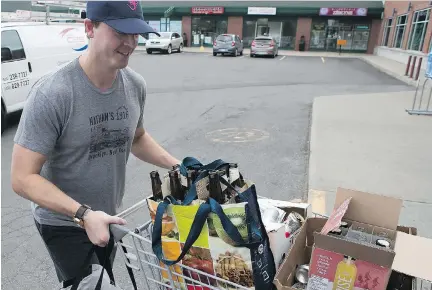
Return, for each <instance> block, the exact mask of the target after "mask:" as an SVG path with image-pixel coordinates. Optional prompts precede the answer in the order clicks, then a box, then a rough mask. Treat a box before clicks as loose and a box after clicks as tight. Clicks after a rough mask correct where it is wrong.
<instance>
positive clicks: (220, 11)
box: [192, 6, 224, 14]
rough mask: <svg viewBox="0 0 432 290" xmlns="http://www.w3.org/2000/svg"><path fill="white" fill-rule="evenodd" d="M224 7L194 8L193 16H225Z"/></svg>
mask: <svg viewBox="0 0 432 290" xmlns="http://www.w3.org/2000/svg"><path fill="white" fill-rule="evenodd" d="M223 13H224V7H220V6H216V7H211V6H210V7H192V14H223Z"/></svg>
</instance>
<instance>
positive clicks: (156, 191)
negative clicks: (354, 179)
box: [150, 171, 163, 201]
mask: <svg viewBox="0 0 432 290" xmlns="http://www.w3.org/2000/svg"><path fill="white" fill-rule="evenodd" d="M150 180H151V186H152V192H153V200H154V201H161V200H163V194H162V181H161V179H160V177H159V172H157V171H152V172H150Z"/></svg>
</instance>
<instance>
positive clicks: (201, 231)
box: [147, 157, 276, 290]
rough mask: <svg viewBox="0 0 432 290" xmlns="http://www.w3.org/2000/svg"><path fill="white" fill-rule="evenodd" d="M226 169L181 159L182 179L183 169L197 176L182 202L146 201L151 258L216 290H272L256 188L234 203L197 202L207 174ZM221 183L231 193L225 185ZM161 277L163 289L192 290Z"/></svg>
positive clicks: (188, 284) (186, 283) (273, 271)
mask: <svg viewBox="0 0 432 290" xmlns="http://www.w3.org/2000/svg"><path fill="white" fill-rule="evenodd" d="M226 165H228V163H226V162H224V161H222V160H216V161H214V162H212V163H210V164H207V165H202V164H201V163H200V162H199V161H198V160H196V159H194V158H190V157H188V158H185V159H184V160H183V163H182V165H181V172H182V174H183V175H185V171H186V169H200V170H201V173H200V175H199V176H198V177H197V178H196V180H195V181H194V182H193V183H192V184H191V186H190V189H189V191H188V192H187V195H186V197H185V199H184V200H183V201H177V200H175V199H174V198H172V196H167V197H165V199H164V200H163V201H162V202H155V201H154V200H153V199H152V198H148V199H147V201H148V206H149V211H150V215H151V218H152V221H153V223H154V225H153V233H152V248H153V252H154V253H155V255H156V256H157V257H158V259H159V261H160V263H161V265H163V264H165V265H166V266H171V267H170V269H171V271H172V272H174V273H178V274H181V275H184V276H186V277H190V278H192V279H194V280H197V281H201V282H202V283H203V284H206V285H210V286H212V287H215V288H219V289H227V288H235V286H234V284H235V285H240V286H242V287H244V288H248V289H259V290H266V289H272V288H273V284H272V283H273V278H274V276H275V274H276V269H275V263H274V258H273V254H272V252H271V249H270V243H269V238H268V236H267V232H266V230H265V227H264V224H263V222H262V220H261V213H260V210H259V205H258V200H257V193H256V188H255V185H250V186H248V187H247V188H246V189H245V190H244V191H242V192H237V194H238V199H237V201H238V202H237V203H231V204H223V205H220V204H219V203H217V202H216V200H214V199H212V198H209V199H208V200H207V201H201V200H197V199H196V198H197V187H198V188H199V187H202V186H205V185H206V184H205V182H206V177H207V176H208V174H209V171H210V170H218V169H220V168H223V167H224V166H226ZM221 182H222V183H223V184H224V185H225V186H227V187H230V188H231V189H232V190H235V189H234V187H233V186H232V185H231V184H230V183H229V182H228V181H226V180H225V179H221ZM179 265H184V266H188V267H190V268H191V269H193V270H195V271H196V270H198V271H201V272H203V273H206V274H208V275H210V277H206V276H205V275H202V274H200V273H199V272H194V271H188V270H187V269H185V268H184V267H180V266H179ZM162 274H163V279H164V282H165V283H170V282H172V281H174V283H175V286H176V287H177V288H179V289H194V288H193V285H194V282H192V281H191V280H188V279H183V278H181V277H177V276H176V275H175V274H172V275H171V277H172V280H171V281H170V279H169V273H167V271H164V272H163V273H162ZM212 277H213V278H212ZM214 277H218V278H220V279H223V280H226V281H229V282H230V283H224V282H222V281H221V280H220V279H215V278H214ZM207 278H208V279H207ZM231 283H233V284H231Z"/></svg>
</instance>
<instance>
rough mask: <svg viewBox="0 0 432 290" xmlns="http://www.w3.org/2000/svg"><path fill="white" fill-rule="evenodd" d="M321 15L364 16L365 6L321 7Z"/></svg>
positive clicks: (365, 13) (365, 12)
mask: <svg viewBox="0 0 432 290" xmlns="http://www.w3.org/2000/svg"><path fill="white" fill-rule="evenodd" d="M319 15H322V16H366V15H367V8H321V9H320V11H319Z"/></svg>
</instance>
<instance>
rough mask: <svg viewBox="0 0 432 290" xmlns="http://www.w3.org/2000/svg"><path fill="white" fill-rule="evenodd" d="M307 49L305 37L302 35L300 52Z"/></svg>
mask: <svg viewBox="0 0 432 290" xmlns="http://www.w3.org/2000/svg"><path fill="white" fill-rule="evenodd" d="M305 47H306V40H305V37H304V35H302V36H301V37H300V43H299V51H305Z"/></svg>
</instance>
